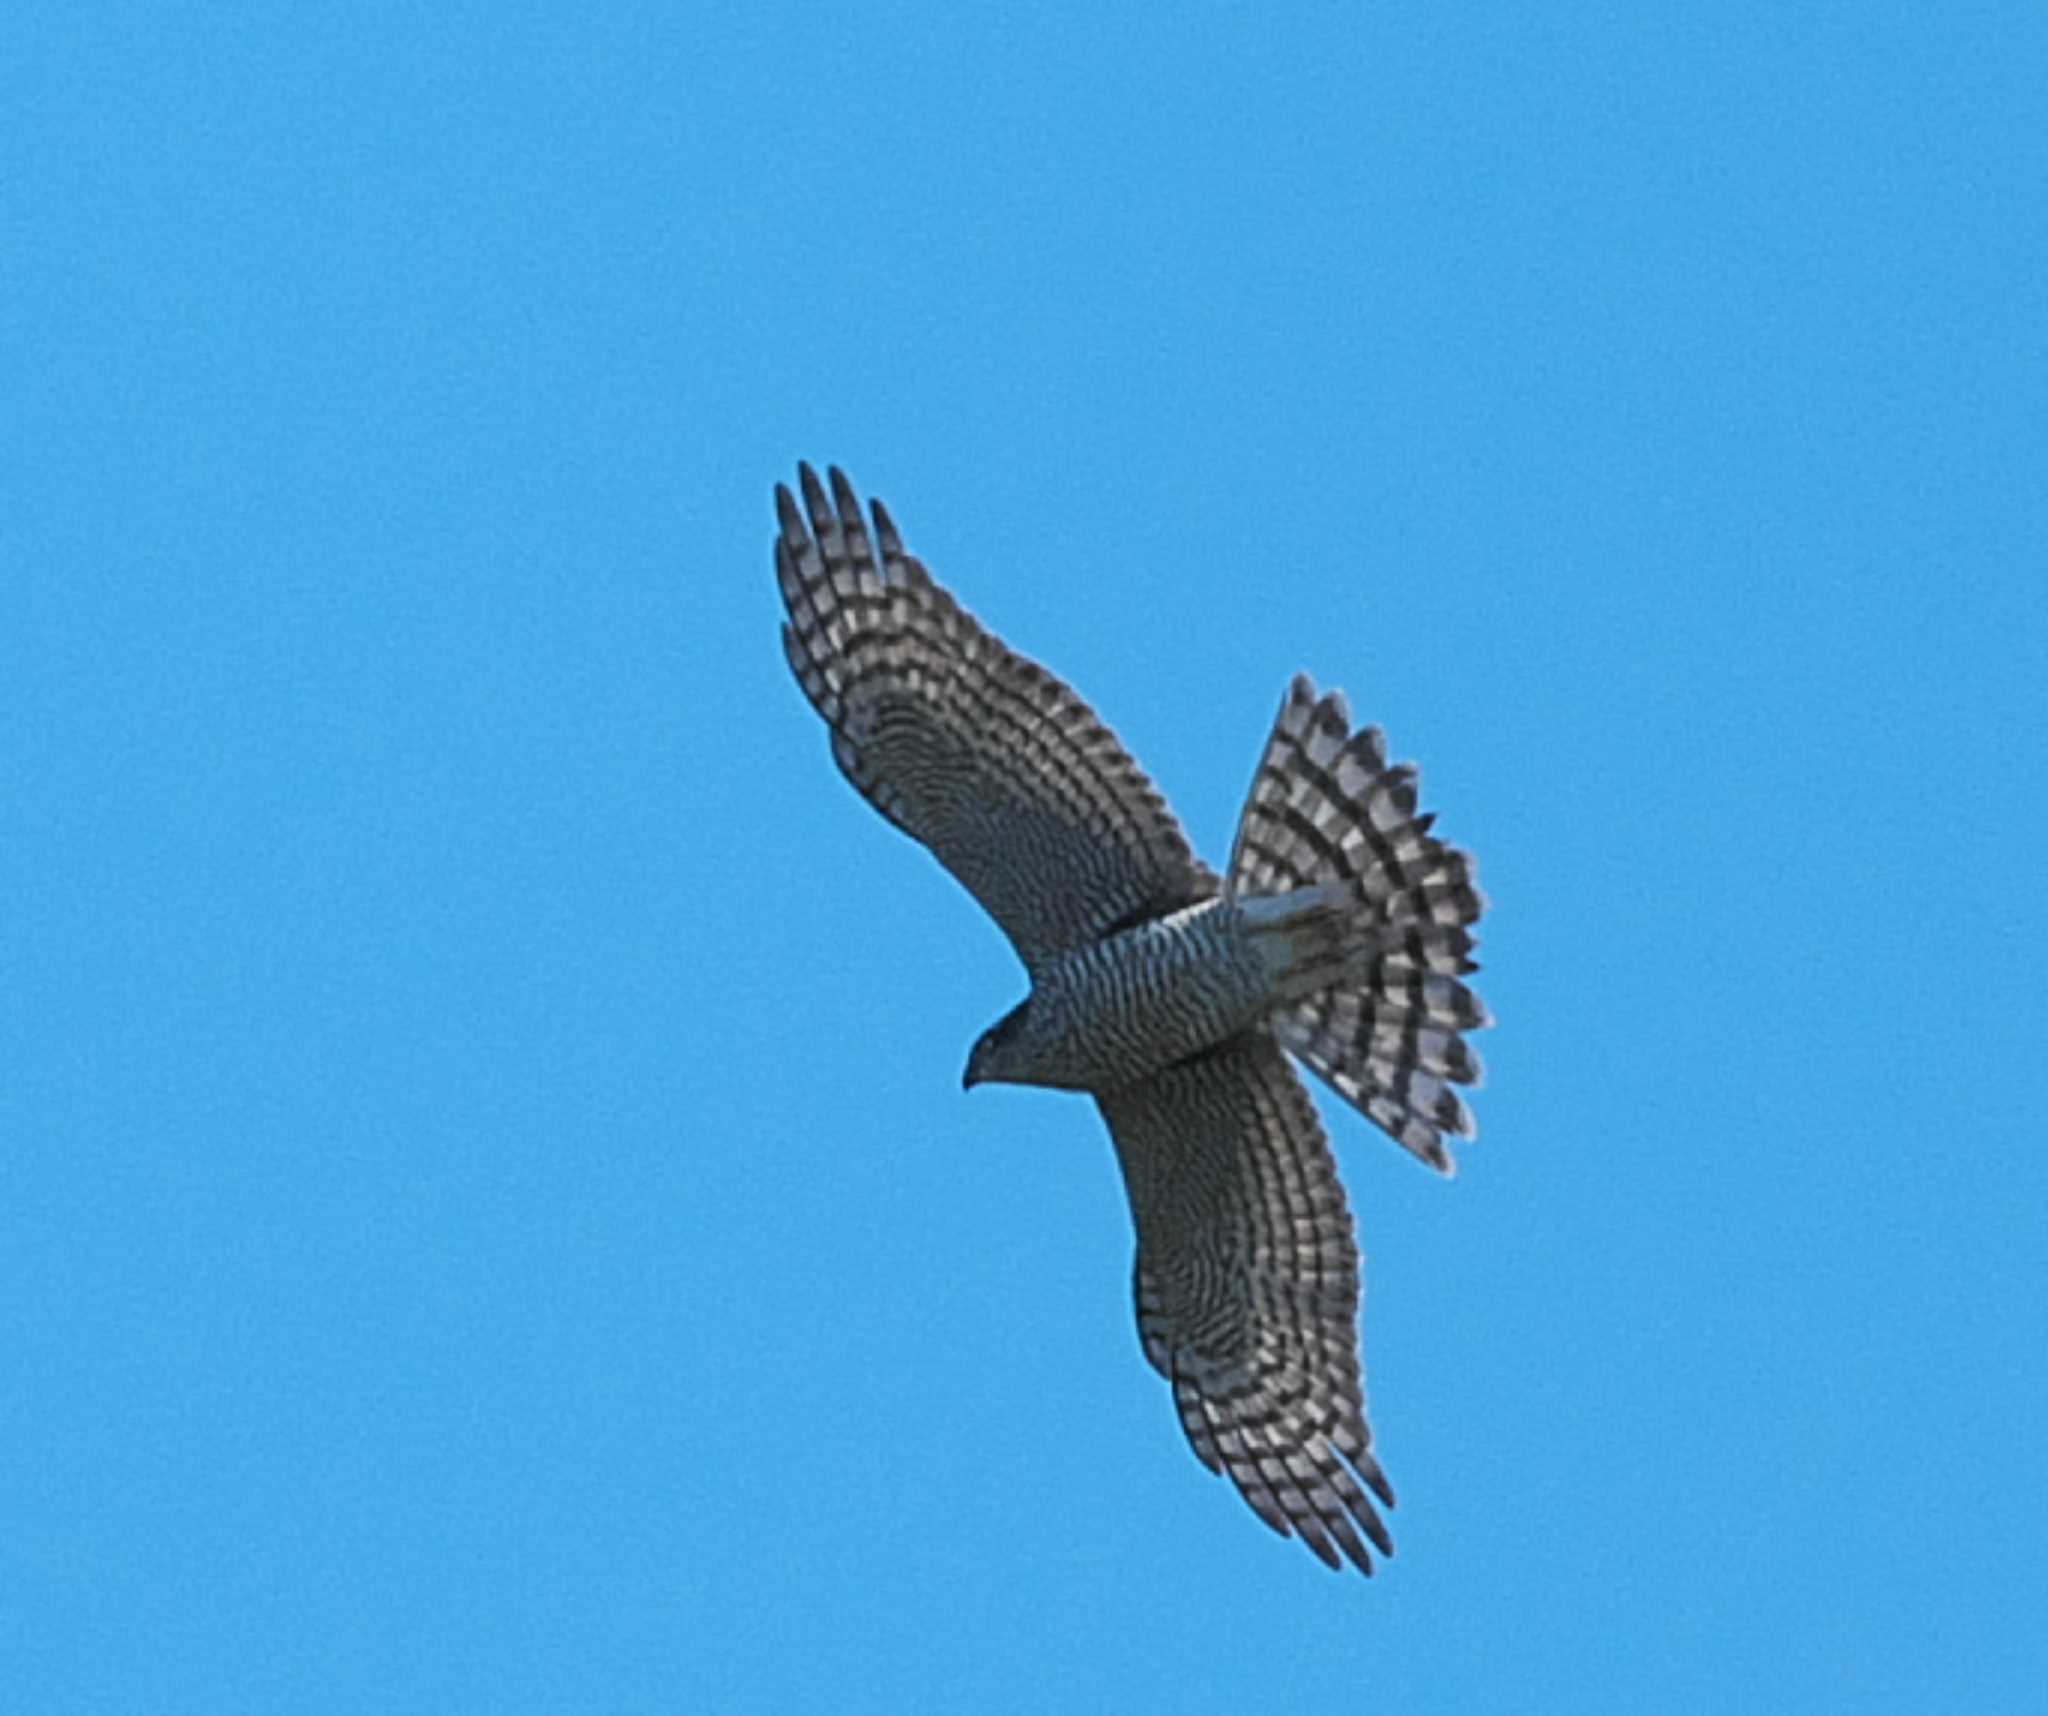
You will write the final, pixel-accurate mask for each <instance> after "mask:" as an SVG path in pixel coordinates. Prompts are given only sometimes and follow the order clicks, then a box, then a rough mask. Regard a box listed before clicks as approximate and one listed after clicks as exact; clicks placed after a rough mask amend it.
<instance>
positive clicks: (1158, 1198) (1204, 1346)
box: [1096, 1027, 1394, 1573]
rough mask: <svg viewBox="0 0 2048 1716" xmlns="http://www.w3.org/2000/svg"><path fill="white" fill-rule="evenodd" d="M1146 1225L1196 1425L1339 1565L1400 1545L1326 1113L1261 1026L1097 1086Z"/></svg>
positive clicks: (1171, 1376) (1274, 1523)
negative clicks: (1389, 1515) (1367, 1385)
mask: <svg viewBox="0 0 2048 1716" xmlns="http://www.w3.org/2000/svg"><path fill="white" fill-rule="evenodd" d="M1096 1101H1097V1102H1098V1103H1099V1104H1100V1105H1101V1108H1102V1115H1103V1118H1104V1119H1105V1120H1106V1121H1108V1122H1109V1130H1110V1134H1111V1136H1112V1137H1113V1138H1114V1139H1115V1141H1116V1153H1117V1159H1118V1161H1119V1162H1120V1163H1121V1164H1122V1167H1123V1174H1124V1187H1125V1190H1126V1191H1127V1192H1128V1193H1129V1194H1130V1200H1131V1214H1132V1216H1133V1218H1134V1219H1135V1221H1136V1224H1137V1229H1138V1262H1137V1298H1138V1333H1139V1336H1140V1338H1141V1339H1142V1340H1143V1342H1144V1345H1145V1356H1146V1358H1147V1359H1149V1360H1150V1361H1151V1363H1152V1366H1153V1368H1154V1369H1155V1370H1157V1371H1158V1372H1159V1373H1160V1375H1162V1376H1164V1377H1165V1378H1166V1379H1167V1381H1168V1382H1170V1383H1171V1384H1172V1385H1173V1398H1174V1404H1175V1405H1176V1406H1177V1407H1178V1408H1179V1409H1180V1420H1181V1425H1182V1427H1183V1428H1184V1429H1185V1430H1186V1431H1187V1435H1188V1440H1189V1441H1190V1442H1191V1443H1192V1444H1193V1445H1194V1450H1195V1453H1196V1454H1197V1455H1199V1456H1200V1457H1201V1460H1202V1462H1203V1463H1204V1464H1205V1465H1207V1466H1208V1467H1209V1468H1210V1470H1212V1471H1217V1472H1227V1473H1228V1474H1229V1475H1230V1478H1231V1481H1232V1482H1233V1483H1235V1484H1236V1485H1237V1487H1238V1489H1239V1490H1240V1491H1241V1492H1243V1495H1244V1498H1245V1500H1246V1501H1248V1502H1250V1503H1251V1505H1252V1507H1253V1509H1254V1510H1255V1511H1256V1512H1257V1513H1258V1516H1259V1517H1260V1518H1261V1519H1263V1520H1264V1521H1265V1522H1266V1523H1267V1524H1268V1525H1270V1526H1271V1527H1272V1528H1273V1529H1274V1530H1275V1531H1277V1532H1279V1533H1280V1534H1281V1535H1282V1536H1288V1535H1292V1534H1299V1535H1300V1537H1301V1539H1302V1541H1303V1542H1305V1543H1306V1544H1307V1545H1308V1546H1309V1548H1310V1549H1312V1550H1314V1551H1315V1553H1316V1554H1317V1555H1318V1556H1320V1557H1321V1558H1322V1559H1323V1560H1324V1561H1325V1562H1327V1563H1328V1564H1329V1565H1330V1566H1332V1567H1338V1566H1341V1565H1342V1562H1341V1561H1340V1560H1339V1554H1340V1552H1341V1554H1342V1555H1343V1556H1344V1557H1346V1558H1348V1559H1349V1560H1350V1561H1351V1563H1352V1564H1353V1565H1354V1566H1356V1567H1357V1568H1358V1569H1359V1570H1360V1571H1361V1572H1364V1573H1370V1572H1371V1571H1372V1560H1371V1557H1370V1556H1369V1555H1368V1553H1367V1551H1366V1547H1365V1542H1364V1541H1362V1540H1361V1534H1362V1537H1363V1539H1366V1540H1370V1542H1371V1543H1372V1544H1373V1545H1374V1546H1375V1547H1376V1548H1377V1549H1378V1550H1379V1552H1380V1553H1381V1554H1382V1555H1391V1554H1393V1552H1394V1545H1393V1540H1392V1539H1391V1538H1390V1537H1389V1536H1388V1535H1387V1528H1386V1526H1385V1525H1384V1524H1383V1523H1382V1521H1381V1519H1380V1516H1379V1514H1378V1513H1377V1512H1376V1511H1375V1510H1374V1508H1373V1504H1372V1499H1371V1497H1370V1496H1368V1495H1367V1494H1366V1491H1367V1490H1368V1489H1370V1490H1371V1492H1372V1494H1373V1495H1375V1496H1378V1497H1379V1499H1380V1500H1381V1501H1382V1502H1383V1503H1385V1504H1386V1505H1387V1506H1388V1507H1392V1506H1393V1505H1394V1492H1393V1490H1392V1488H1391V1487H1390V1486H1389V1485H1388V1483H1387V1479H1386V1474H1385V1473H1384V1472H1382V1471H1381V1470H1380V1466H1379V1462H1378V1461H1377V1460H1375V1459H1374V1458H1373V1456H1372V1451H1371V1445H1372V1432H1371V1431H1370V1430H1369V1429H1368V1428H1367V1427H1366V1421H1365V1393H1364V1387H1363V1383H1362V1381H1361V1379H1360V1375H1359V1363H1358V1301H1359V1285H1358V1246H1357V1242H1356V1241H1355V1240H1354V1238H1353V1237H1352V1229H1351V1212H1350V1210H1349V1208H1348V1207H1347V1206H1346V1204H1345V1201H1344V1190H1343V1188H1342V1186H1340V1185H1339V1184H1338V1182H1337V1168H1336V1163H1335V1162H1334V1161H1333V1160H1332V1159H1331V1156H1330V1146H1329V1141H1328V1139H1327V1138H1326V1137H1325V1136H1324V1133H1323V1127H1322V1122H1321V1121H1319V1120H1318V1119H1317V1118H1316V1111H1315V1106H1314V1104H1313V1103H1311V1102H1310V1100H1309V1095H1308V1092H1307V1090H1306V1089H1304V1088H1303V1086H1302V1082H1301V1079H1300V1077H1299V1075H1297V1074H1296V1073H1295V1071H1294V1069H1293V1067H1292V1066H1290V1065H1289V1064H1288V1061H1287V1058H1286V1056H1285V1055H1283V1054H1282V1053H1281V1052H1280V1049H1279V1046H1278V1045H1277V1044H1276V1043H1275V1042H1274V1040H1273V1038H1272V1036H1271V1035H1270V1033H1269V1032H1268V1031H1267V1030H1266V1029H1265V1028H1263V1027H1260V1028H1258V1029H1256V1030H1252V1031H1247V1032H1244V1033H1242V1034H1240V1035H1239V1036H1236V1037H1233V1038H1231V1039H1230V1040H1229V1041H1227V1042H1225V1043H1223V1044H1221V1045H1219V1046H1218V1047H1217V1048H1214V1049H1211V1050H1209V1051H1208V1052H1207V1053H1206V1054H1202V1055H1198V1056H1196V1057H1195V1058H1193V1059H1192V1060H1186V1061H1181V1062H1178V1063H1177V1064H1175V1065H1173V1066H1170V1067H1168V1068H1166V1069H1165V1070H1164V1071H1163V1072H1159V1073H1155V1074H1154V1075H1153V1076H1152V1077H1150V1078H1147V1079H1143V1080H1141V1081H1139V1082H1138V1083H1136V1084H1134V1085H1130V1086H1128V1087H1126V1088H1125V1089H1122V1090H1119V1091H1116V1092H1113V1093H1110V1094H1107V1095H1099V1096H1098V1097H1097V1098H1096Z"/></svg>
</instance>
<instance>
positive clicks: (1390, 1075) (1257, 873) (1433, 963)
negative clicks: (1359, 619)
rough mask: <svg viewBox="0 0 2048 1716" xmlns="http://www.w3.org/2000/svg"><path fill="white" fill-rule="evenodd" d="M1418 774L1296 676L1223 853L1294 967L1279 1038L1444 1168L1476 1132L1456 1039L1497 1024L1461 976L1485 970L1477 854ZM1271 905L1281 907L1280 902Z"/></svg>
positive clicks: (1463, 1053) (1233, 884) (1467, 1073)
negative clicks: (1423, 797) (1456, 841)
mask: <svg viewBox="0 0 2048 1716" xmlns="http://www.w3.org/2000/svg"><path fill="white" fill-rule="evenodd" d="M1417 781H1418V777H1417V775H1416V771H1415V770H1414V769H1413V768H1412V767H1410V766H1408V765H1406V764H1400V765H1393V766H1390V765H1389V764H1388V762H1387V753H1386V741H1385V739H1384V737H1383V735H1382V734H1381V733H1380V731H1379V729H1378V728H1376V727H1366V728H1362V729H1360V730H1359V731H1358V732H1356V733H1353V732H1352V731H1351V722H1350V716H1349V714H1348V712H1347V710H1346V708H1345V704H1344V699H1343V696H1342V695H1341V694H1340V693H1336V692H1332V693H1330V694H1329V695H1327V696H1323V697H1318V696H1317V695H1316V690H1315V687H1314V685H1313V684H1312V683H1311V682H1310V681H1309V679H1308V678H1307V676H1306V675H1298V676H1297V677H1296V678H1295V681H1294V683H1293V684H1292V686H1290V687H1289V689H1288V693H1287V698H1286V700H1285V701H1284V702H1283V703H1282V704H1281V706H1280V714H1279V717H1278V719H1277V720H1276V721H1275V722H1274V725H1273V734H1272V737H1271V738H1270V739H1269V740H1268V741H1267V745H1266V754H1265V756H1264V758H1263V759H1262V760H1261V762H1260V764H1259V771H1258V774H1257V775H1256V777H1255V778H1254V779H1253V782H1252V791H1251V797H1250V800H1249V802H1248V803H1247V804H1246V806H1245V812H1244V818H1243V820H1242V822H1241V823H1240V824H1239V827H1238V834H1237V844H1236V848H1235V850H1234V851H1233V852H1232V854H1231V860H1230V875H1229V886H1230V890H1231V892H1232V893H1233V894H1234V895H1236V896H1237V898H1238V900H1239V904H1240V909H1243V910H1245V911H1247V912H1248V913H1250V914H1256V913H1257V912H1259V911H1260V910H1261V909H1264V910H1265V911H1267V912H1268V913H1269V914H1270V916H1271V917H1272V919H1273V920H1274V922H1275V924H1276V927H1277V926H1278V925H1280V924H1285V925H1286V926H1287V927H1286V931H1285V932H1284V933H1286V934H1287V935H1288V936H1289V938H1290V940H1289V946H1290V950H1291V951H1293V952H1296V953H1306V952H1309V951H1313V952H1314V953H1315V957H1313V958H1309V957H1303V958H1299V959H1298V960H1297V961H1296V962H1295V964H1294V965H1293V966H1292V967H1291V968H1290V970H1289V973H1288V976H1287V978H1286V979H1285V980H1284V981H1283V982H1281V983H1280V984H1278V985H1276V993H1277V994H1278V996H1279V998H1280V1000H1281V1003H1282V1005H1281V1006H1280V1007H1279V1008H1278V1009H1277V1010H1276V1012H1275V1014H1274V1018H1273V1028H1274V1032H1275V1034H1276V1035H1277V1036H1278V1038H1279V1040H1280V1041H1281V1042H1282V1043H1283V1044H1285V1045H1286V1047H1287V1048H1289V1049H1290V1050H1292V1051H1293V1053H1294V1054H1295V1055H1297V1056H1298V1057H1299V1058H1300V1059H1301V1060H1302V1062H1303V1063H1304V1064H1305V1065H1307V1066H1308V1067H1309V1068H1310V1070H1312V1071H1313V1072H1315V1073H1316V1074H1317V1075H1318V1076H1320V1077H1321V1078H1322V1079H1324V1080H1325V1081H1326V1082H1327V1083H1328V1084H1329V1085H1330V1087H1331V1088H1332V1089H1333V1090H1335V1091H1336V1092H1337V1094H1338V1095H1340V1096H1342V1097H1343V1098H1344V1099H1345V1101H1347V1102H1349V1103H1351V1104H1352V1105H1353V1106H1354V1107H1356V1108H1357V1109H1358V1110H1359V1111H1360V1112H1361V1113H1363V1114H1364V1115H1365V1116H1366V1117H1367V1118H1368V1119H1370V1120H1371V1121H1373V1122H1374V1123H1375V1124H1376V1125H1378V1126H1380V1127H1382V1128H1384V1129H1385V1130H1386V1131H1387V1132H1388V1133H1389V1134H1391V1135H1392V1136H1393V1138H1394V1139H1395V1140H1396V1141H1397V1142H1399V1143H1400V1144H1401V1145H1403V1146H1404V1147H1405V1148H1406V1149H1408V1150H1411V1151H1413V1152H1414V1153H1415V1154H1416V1155H1417V1156H1420V1157H1421V1158H1422V1159H1423V1160H1424V1161H1426V1162H1428V1163H1430V1164H1431V1165H1432V1166H1434V1167H1436V1168H1439V1169H1441V1170H1443V1171H1444V1172H1446V1173H1449V1172H1451V1171H1452V1169H1453V1164H1452V1161H1451V1156H1450V1152H1449V1150H1448V1148H1447V1147H1446V1146H1445V1143H1444V1138H1445V1137H1446V1135H1449V1136H1452V1137H1466V1138H1469V1137H1472V1136H1474V1135H1475V1133H1476V1131H1477V1128H1476V1126H1475V1125H1474V1122H1473V1119H1472V1112H1471V1110H1470V1109H1469V1108H1467V1107H1466V1105H1465V1103H1464V1100H1463V1099H1462V1098H1461V1097H1460V1096H1459V1095H1458V1093H1457V1091H1456V1089H1455V1088H1453V1087H1454V1086H1456V1085H1461V1084H1468V1085H1469V1084H1477V1083H1478V1082H1479V1078H1480V1065H1479V1057H1478V1055H1477V1054H1476V1053H1474V1052H1473V1050H1472V1049H1471V1048H1470V1047H1469V1046H1468V1045H1467V1044H1466V1043H1465V1041H1464V1039H1463V1037H1462V1036H1461V1035H1460V1033H1462V1032H1464V1031H1469V1030H1477V1029H1479V1028H1480V1027H1481V1026H1484V1025H1486V1024H1489V1023H1491V1017H1490V1015H1489V1014H1488V1013H1487V1010H1486V1007H1485V1004H1484V1003H1483V1002H1481V1001H1480V1000H1479V998H1478V996H1477V995H1475V994H1474V993H1473V992H1472V990H1471V989H1470V988H1469V987H1467V986H1466V985H1465V984H1464V983H1463V982H1461V981H1460V979H1461V978H1463V977H1465V976H1468V975H1470V974H1471V973H1472V972H1474V971H1476V970H1477V969H1478V966H1477V964H1476V963H1475V961H1474V960H1473V959H1472V957H1471V955H1472V949H1473V945H1474V940H1473V935H1472V932H1471V930H1470V929H1469V928H1468V927H1467V926H1468V925H1470V924H1473V923H1475V922H1477V921H1478V919H1479V917H1480V915H1481V914H1482V913H1483V912H1484V911H1485V909H1486V904H1485V900H1484V898H1483V897H1482V896H1481V894H1480V892H1479V888H1478V884H1477V881H1476V879H1475V876H1474V870H1473V864H1472V860H1471V858H1470V856H1469V855H1468V854H1466V853H1464V852H1461V851H1460V850H1458V848H1456V847H1454V846H1448V845H1446V844H1445V843H1444V842H1443V841H1441V840H1439V839H1437V838H1436V837H1435V835H1434V834H1433V833H1432V832H1431V830H1432V827H1433V826H1434V823H1435V820H1436V819H1435V817H1434V816H1433V815H1431V814H1426V813H1418V811H1417V809H1416V794H1417ZM1275 896H1277V897H1275Z"/></svg>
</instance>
